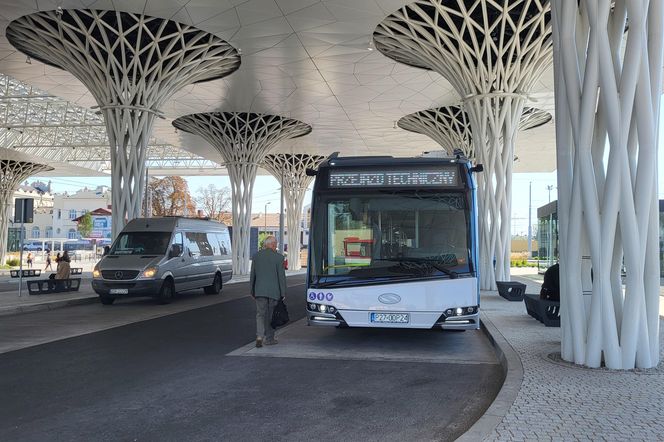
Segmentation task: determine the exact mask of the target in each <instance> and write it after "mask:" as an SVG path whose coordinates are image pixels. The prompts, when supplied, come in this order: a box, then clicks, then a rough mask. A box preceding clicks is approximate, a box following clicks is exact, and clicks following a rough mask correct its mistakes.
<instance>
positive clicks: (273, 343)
mask: <svg viewBox="0 0 664 442" xmlns="http://www.w3.org/2000/svg"><path fill="white" fill-rule="evenodd" d="M278 343H279V341H277V340H276V339H270V340H266V341H265V345H276V344H278Z"/></svg>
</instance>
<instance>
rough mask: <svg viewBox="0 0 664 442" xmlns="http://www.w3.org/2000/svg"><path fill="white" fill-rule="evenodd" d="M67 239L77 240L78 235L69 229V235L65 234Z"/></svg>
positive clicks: (74, 230)
mask: <svg viewBox="0 0 664 442" xmlns="http://www.w3.org/2000/svg"><path fill="white" fill-rule="evenodd" d="M67 238H69V239H76V238H78V233H77V232H76V229H69V233H68V234H67Z"/></svg>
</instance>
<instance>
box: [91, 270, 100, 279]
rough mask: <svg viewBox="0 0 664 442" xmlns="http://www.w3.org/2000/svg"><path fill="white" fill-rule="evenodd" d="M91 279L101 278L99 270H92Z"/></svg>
mask: <svg viewBox="0 0 664 442" xmlns="http://www.w3.org/2000/svg"><path fill="white" fill-rule="evenodd" d="M92 277H93V278H101V272H100V271H99V269H94V270H93V271H92Z"/></svg>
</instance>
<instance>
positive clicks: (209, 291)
mask: <svg viewBox="0 0 664 442" xmlns="http://www.w3.org/2000/svg"><path fill="white" fill-rule="evenodd" d="M203 290H204V291H205V294H206V295H218V294H219V293H220V292H221V276H220V275H219V273H217V274H216V275H214V281H212V285H211V286H209V287H205V288H203Z"/></svg>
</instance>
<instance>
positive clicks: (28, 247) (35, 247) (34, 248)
mask: <svg viewBox="0 0 664 442" xmlns="http://www.w3.org/2000/svg"><path fill="white" fill-rule="evenodd" d="M23 250H24V251H30V252H41V251H42V245H41V243H39V244H36V243H27V244H23Z"/></svg>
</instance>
